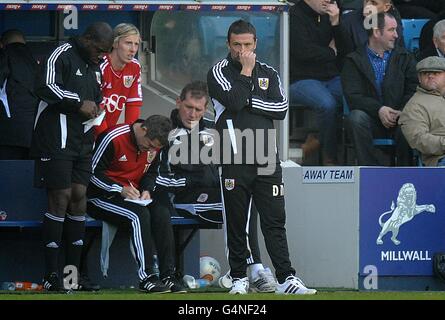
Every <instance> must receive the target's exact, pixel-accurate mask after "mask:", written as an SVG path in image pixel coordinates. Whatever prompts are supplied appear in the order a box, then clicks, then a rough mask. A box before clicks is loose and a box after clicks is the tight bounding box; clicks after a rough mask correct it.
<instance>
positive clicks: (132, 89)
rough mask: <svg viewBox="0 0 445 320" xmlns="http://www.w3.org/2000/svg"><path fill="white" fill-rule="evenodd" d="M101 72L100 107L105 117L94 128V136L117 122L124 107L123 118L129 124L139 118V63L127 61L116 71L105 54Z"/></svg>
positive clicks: (140, 96)
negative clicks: (101, 97)
mask: <svg viewBox="0 0 445 320" xmlns="http://www.w3.org/2000/svg"><path fill="white" fill-rule="evenodd" d="M100 69H101V72H102V85H101V90H102V95H103V100H102V103H101V108H102V109H105V112H106V114H105V119H104V120H103V121H102V124H101V125H100V126H97V127H95V128H96V136H98V135H99V134H100V133H101V132H103V131H105V130H106V129H107V128H109V127H112V126H114V125H116V124H117V121H118V120H119V116H120V115H121V112H122V110H123V109H124V108H125V120H124V122H125V123H127V124H131V123H133V122H134V121H136V120H137V119H138V118H139V114H140V107H141V106H142V104H143V103H142V88H141V65H140V64H139V62H138V61H137V60H136V59H133V60H132V61H131V62H129V63H127V64H126V65H125V67H124V68H123V69H122V70H120V71H116V70H114V69H113V67H112V65H111V59H110V57H109V56H108V55H107V56H105V57H104V62H103V63H102V64H101V65H100Z"/></svg>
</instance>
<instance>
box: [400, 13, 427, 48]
mask: <svg viewBox="0 0 445 320" xmlns="http://www.w3.org/2000/svg"><path fill="white" fill-rule="evenodd" d="M428 21H429V20H428V19H402V26H403V38H404V41H405V48H406V49H408V50H409V51H410V52H413V53H415V52H416V51H418V50H419V38H420V32H421V31H422V27H423V26H424V24H425V23H427V22H428Z"/></svg>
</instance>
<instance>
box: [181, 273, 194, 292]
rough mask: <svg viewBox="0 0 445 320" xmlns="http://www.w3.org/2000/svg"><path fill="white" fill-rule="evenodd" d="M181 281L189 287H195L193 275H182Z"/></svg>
mask: <svg viewBox="0 0 445 320" xmlns="http://www.w3.org/2000/svg"><path fill="white" fill-rule="evenodd" d="M182 281H183V282H184V283H185V285H186V286H187V287H188V288H189V289H196V288H197V283H196V280H195V278H194V277H193V276H190V275H188V274H186V275H185V276H184V277H182Z"/></svg>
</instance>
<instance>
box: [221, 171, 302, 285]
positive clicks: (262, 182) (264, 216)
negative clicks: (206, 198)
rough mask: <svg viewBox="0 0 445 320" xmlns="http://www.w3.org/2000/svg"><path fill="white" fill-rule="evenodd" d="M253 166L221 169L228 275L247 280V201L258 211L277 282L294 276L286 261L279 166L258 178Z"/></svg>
mask: <svg viewBox="0 0 445 320" xmlns="http://www.w3.org/2000/svg"><path fill="white" fill-rule="evenodd" d="M257 170H258V168H257V167H256V166H253V165H229V166H223V167H222V175H221V183H222V189H223V204H224V213H225V218H226V223H227V229H226V232H227V244H228V249H229V264H230V275H231V276H232V277H233V278H244V277H246V271H247V259H248V258H249V256H250V252H249V250H248V248H247V243H248V237H247V230H248V229H249V226H248V219H249V215H250V202H251V201H252V200H253V202H254V203H255V206H256V208H257V209H258V213H259V217H260V223H261V231H262V233H263V236H264V240H265V243H266V249H267V252H268V254H269V256H270V258H271V260H272V263H273V266H274V267H275V270H276V276H277V278H278V281H280V282H283V281H284V279H285V278H286V277H287V276H289V275H291V274H295V270H294V269H293V268H292V266H291V262H290V260H289V249H288V246H287V238H286V229H285V227H284V225H285V222H286V214H285V209H284V194H283V192H282V191H283V189H284V188H283V182H282V172H281V167H280V165H279V164H277V168H276V170H275V172H274V173H273V174H272V175H258V172H257Z"/></svg>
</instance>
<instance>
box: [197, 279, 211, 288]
mask: <svg viewBox="0 0 445 320" xmlns="http://www.w3.org/2000/svg"><path fill="white" fill-rule="evenodd" d="M196 284H197V288H205V287H208V286H209V285H210V281H209V280H207V279H197V280H196Z"/></svg>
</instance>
